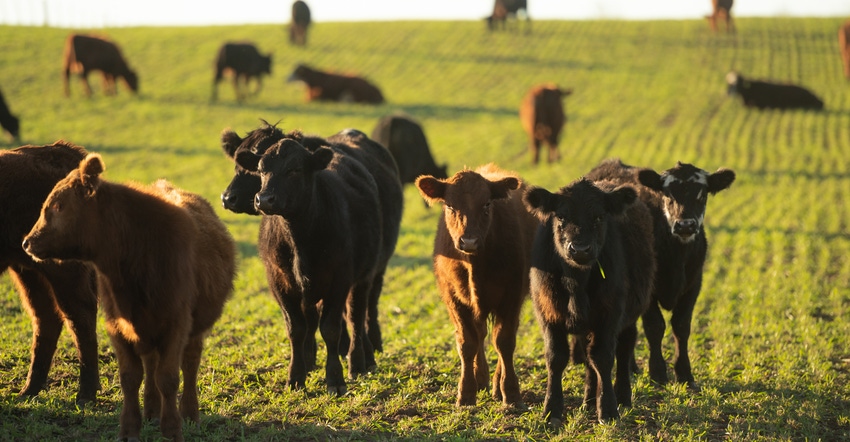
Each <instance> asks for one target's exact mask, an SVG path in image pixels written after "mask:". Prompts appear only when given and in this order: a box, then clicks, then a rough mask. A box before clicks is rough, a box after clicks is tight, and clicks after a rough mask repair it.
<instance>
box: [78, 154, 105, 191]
mask: <svg viewBox="0 0 850 442" xmlns="http://www.w3.org/2000/svg"><path fill="white" fill-rule="evenodd" d="M103 171H104V166H103V159H102V158H101V156H100V154H96V153H90V154H88V155H87V156H86V157H85V158H84V159H83V161H81V162H80V181H81V182H82V184H83V186H85V187H86V188H88V190H89V192H90V193H93V192H94V190H95V189H97V186H99V185H100V174H101V173H103Z"/></svg>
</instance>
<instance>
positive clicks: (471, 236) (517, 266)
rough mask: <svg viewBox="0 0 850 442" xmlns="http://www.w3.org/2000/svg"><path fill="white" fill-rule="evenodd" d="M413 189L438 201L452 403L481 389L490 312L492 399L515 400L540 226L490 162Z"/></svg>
mask: <svg viewBox="0 0 850 442" xmlns="http://www.w3.org/2000/svg"><path fill="white" fill-rule="evenodd" d="M416 187H418V188H419V192H420V193H421V194H422V196H423V198H425V200H426V201H428V202H429V203H431V204H433V203H437V202H442V203H443V215H442V216H441V217H440V221H439V224H438V226H437V235H436V239H435V241H434V274H435V275H436V278H437V285H438V286H439V288H440V294H441V296H442V298H443V302H444V303H445V304H446V307H447V308H448V310H449V316H450V317H451V319H452V322H453V323H454V326H455V337H456V338H457V349H458V353H460V357H461V375H460V380H459V382H458V396H457V405H474V404H475V394H476V392H477V391H478V390H484V389H486V388H487V382H488V377H489V373H488V371H489V369H488V366H487V358H486V355H485V354H484V348H485V342H484V339H485V338H486V336H487V320H488V319H489V318H490V317H492V318H493V345H494V347H495V348H496V352H497V353H498V354H499V360H498V362H497V364H496V371H495V373H494V374H493V390H492V392H493V398H494V399H495V400H499V401H502V402H503V403H505V404H511V405H521V404H522V397H521V396H520V390H519V381H518V380H517V376H516V372H515V371H514V362H513V358H514V349H515V347H516V333H517V327H518V326H519V314H520V310H521V307H522V303H523V301H524V300H525V297H526V295H527V294H528V270H529V262H530V256H531V245H532V244H531V243H532V240H533V239H534V232H535V231H536V229H537V225H538V222H537V220H536V219H535V218H534V217H533V216H532V215H531V214H529V213H528V211H526V210H525V207H524V206H523V203H522V192H523V190H524V187H525V186H524V185H523V184H522V183H521V182H520V180H519V178H517V177H516V176H514V175H512V174H511V173H509V172H505V171H502V170H499V169H498V168H497V167H496V166H495V165H493V164H488V165H485V166H482V167H479V168H478V169H476V170H475V171H471V170H462V171H460V172H458V173H456V174H455V175H454V176H453V177H451V178H449V179H446V180H440V179H437V178H434V177H432V176H422V177H420V178H419V179H417V180H416Z"/></svg>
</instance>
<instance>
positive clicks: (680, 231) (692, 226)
mask: <svg viewBox="0 0 850 442" xmlns="http://www.w3.org/2000/svg"><path fill="white" fill-rule="evenodd" d="M673 233H675V234H676V235H679V236H681V237H683V238H687V237H690V236H692V235H695V234H696V233H697V222H696V220H694V219H683V220H679V221H676V222H675V223H674V224H673Z"/></svg>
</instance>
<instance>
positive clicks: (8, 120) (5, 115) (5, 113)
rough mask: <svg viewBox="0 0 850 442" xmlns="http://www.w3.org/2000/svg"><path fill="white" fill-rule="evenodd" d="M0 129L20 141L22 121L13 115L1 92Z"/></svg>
mask: <svg viewBox="0 0 850 442" xmlns="http://www.w3.org/2000/svg"><path fill="white" fill-rule="evenodd" d="M0 127H2V128H3V129H4V130H5V131H6V132H9V135H11V136H12V138H14V139H15V141H19V140H20V132H19V131H20V128H21V121H20V120H19V119H18V117H16V116H14V115H12V111H10V110H9V105H7V104H6V99H5V97H3V92H2V91H0Z"/></svg>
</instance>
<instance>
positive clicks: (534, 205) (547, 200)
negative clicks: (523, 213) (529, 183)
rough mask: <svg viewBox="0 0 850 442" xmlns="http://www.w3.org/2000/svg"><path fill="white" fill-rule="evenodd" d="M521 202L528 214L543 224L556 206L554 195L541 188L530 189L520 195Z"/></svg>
mask: <svg viewBox="0 0 850 442" xmlns="http://www.w3.org/2000/svg"><path fill="white" fill-rule="evenodd" d="M522 202H523V203H525V208H526V210H528V212H529V213H531V214H532V215H534V216H535V217H537V219H539V220H540V221H541V222H544V223H545V222H546V221H548V220H549V217H551V216H552V213H553V212H555V207H556V204H557V201H556V200H555V195H553V194H552V193H551V192H549V191H548V190H546V189H544V188H542V187H530V188H529V189H528V190H526V191H525V193H524V194H523V195H522Z"/></svg>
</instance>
